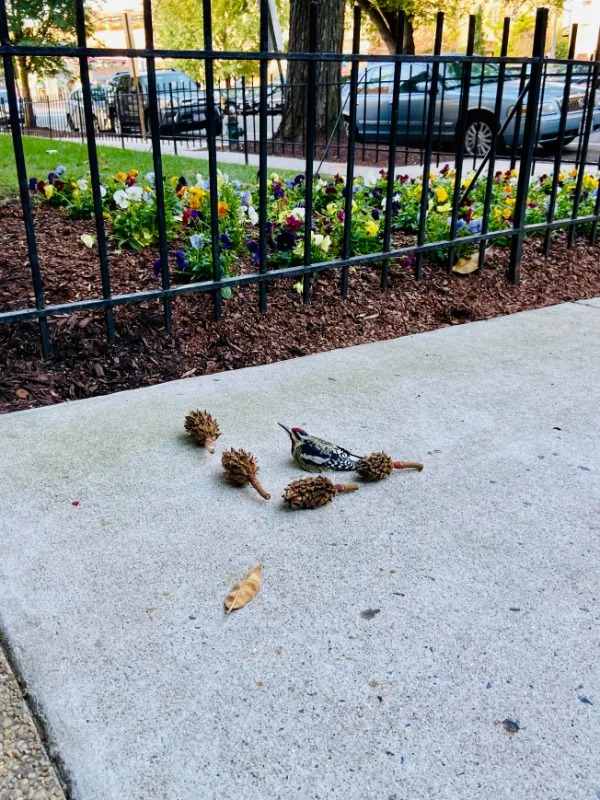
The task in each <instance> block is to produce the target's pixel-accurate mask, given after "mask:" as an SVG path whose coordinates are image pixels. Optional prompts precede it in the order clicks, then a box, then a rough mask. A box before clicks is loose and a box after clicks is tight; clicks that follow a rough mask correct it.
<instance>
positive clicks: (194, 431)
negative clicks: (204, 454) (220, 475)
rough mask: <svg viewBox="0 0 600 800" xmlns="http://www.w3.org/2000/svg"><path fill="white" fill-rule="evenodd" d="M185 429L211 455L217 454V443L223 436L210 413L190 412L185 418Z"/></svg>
mask: <svg viewBox="0 0 600 800" xmlns="http://www.w3.org/2000/svg"><path fill="white" fill-rule="evenodd" d="M185 429H186V431H187V432H188V433H189V434H190V436H191V437H192V439H193V440H194V441H195V442H197V443H198V444H201V445H204V447H206V449H207V450H208V452H209V453H214V452H215V441H216V440H217V439H218V438H219V436H220V435H221V431H220V430H219V426H218V424H217V421H216V419H215V418H214V417H213V416H211V415H210V414H209V413H208V411H190V413H189V414H188V415H187V417H186V418H185Z"/></svg>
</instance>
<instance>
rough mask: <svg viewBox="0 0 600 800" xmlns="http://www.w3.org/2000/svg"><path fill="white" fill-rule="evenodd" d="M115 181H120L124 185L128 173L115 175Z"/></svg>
mask: <svg viewBox="0 0 600 800" xmlns="http://www.w3.org/2000/svg"><path fill="white" fill-rule="evenodd" d="M115 180H116V181H119V183H123V182H124V181H126V180H127V173H126V172H117V174H116V175H115Z"/></svg>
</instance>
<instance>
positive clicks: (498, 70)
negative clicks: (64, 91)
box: [0, 0, 600, 354]
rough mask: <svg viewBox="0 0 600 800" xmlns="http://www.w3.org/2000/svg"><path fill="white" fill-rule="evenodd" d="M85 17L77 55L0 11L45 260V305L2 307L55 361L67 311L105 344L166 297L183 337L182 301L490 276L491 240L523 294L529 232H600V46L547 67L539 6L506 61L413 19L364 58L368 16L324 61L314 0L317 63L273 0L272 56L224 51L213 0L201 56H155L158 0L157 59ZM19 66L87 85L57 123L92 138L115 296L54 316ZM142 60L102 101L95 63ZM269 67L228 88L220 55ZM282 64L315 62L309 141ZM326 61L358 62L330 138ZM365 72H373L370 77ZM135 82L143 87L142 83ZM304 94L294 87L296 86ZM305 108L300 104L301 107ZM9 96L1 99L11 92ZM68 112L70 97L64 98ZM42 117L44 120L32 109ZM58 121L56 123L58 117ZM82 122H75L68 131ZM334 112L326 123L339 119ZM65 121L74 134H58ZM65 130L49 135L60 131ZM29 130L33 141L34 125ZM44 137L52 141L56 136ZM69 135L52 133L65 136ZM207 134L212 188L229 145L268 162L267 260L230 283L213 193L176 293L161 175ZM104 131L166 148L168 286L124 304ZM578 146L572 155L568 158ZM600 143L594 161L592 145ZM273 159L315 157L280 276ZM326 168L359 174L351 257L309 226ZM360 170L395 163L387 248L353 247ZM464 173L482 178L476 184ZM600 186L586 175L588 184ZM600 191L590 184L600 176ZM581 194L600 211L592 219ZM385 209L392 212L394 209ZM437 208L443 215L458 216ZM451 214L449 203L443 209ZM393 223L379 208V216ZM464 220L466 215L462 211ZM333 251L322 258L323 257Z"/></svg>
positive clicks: (104, 271) (347, 212)
mask: <svg viewBox="0 0 600 800" xmlns="http://www.w3.org/2000/svg"><path fill="white" fill-rule="evenodd" d="M75 5H76V10H77V44H76V46H72V47H60V48H56V47H33V46H28V45H27V46H21V45H20V46H15V45H13V44H12V43H11V40H10V31H9V29H8V19H7V13H6V6H5V0H0V55H1V57H2V61H3V65H4V73H5V78H6V106H7V107H8V113H5V114H3V113H1V112H2V109H1V108H0V124H1V123H2V122H4V123H6V124H7V125H9V126H10V130H11V134H12V138H13V142H14V150H15V161H16V168H17V175H18V183H19V193H20V200H21V205H22V209H23V220H24V226H25V233H26V238H27V247H28V254H29V262H30V266H31V274H32V282H33V290H34V296H35V307H34V308H26V309H20V310H11V311H1V310H0V322H4V323H17V322H19V321H22V320H28V319H37V320H38V321H39V325H40V334H41V342H42V349H43V352H44V353H45V354H49V353H50V352H51V335H50V327H49V319H50V318H52V317H56V316H58V315H63V314H71V313H73V312H77V311H83V310H89V309H103V310H104V314H105V318H106V328H107V335H108V339H109V341H112V340H113V339H114V335H115V320H114V309H115V308H116V307H117V306H120V305H125V304H131V303H141V302H146V301H150V300H157V301H160V302H162V304H163V309H164V318H165V325H166V329H167V330H170V329H171V327H172V301H173V299H174V298H176V297H177V296H179V295H182V294H186V293H190V292H209V293H211V295H212V298H213V306H214V314H215V317H216V318H217V319H219V318H220V316H221V313H222V300H223V296H224V292H227V291H228V290H231V288H233V287H236V286H242V285H247V284H258V285H259V305H260V309H261V311H264V310H266V307H267V291H266V290H267V283H268V282H269V281H273V280H276V279H278V278H290V277H293V278H298V279H301V280H302V282H303V288H302V292H303V298H304V302H306V303H308V302H309V301H310V296H311V276H312V275H314V274H315V273H317V272H319V271H322V270H338V271H339V272H340V292H341V294H342V295H346V294H347V293H348V291H349V289H350V272H349V270H350V267H359V266H360V267H367V268H371V269H377V270H379V271H380V274H381V285H382V288H385V287H386V285H387V283H388V280H389V275H390V269H391V265H392V263H395V262H397V261H398V260H399V259H400V261H401V263H402V264H403V266H402V267H400V268H403V269H407V268H408V266H407V265H408V264H409V263H410V264H411V266H412V265H413V264H414V272H415V276H416V277H417V278H419V277H421V274H422V270H423V259H424V257H425V256H427V255H428V254H432V253H434V252H435V253H439V252H440V251H442V252H445V253H446V254H447V256H446V266H447V269H448V270H450V269H451V268H452V265H453V263H454V261H455V256H456V252H457V250H458V249H459V248H461V249H462V251H464V248H465V247H471V248H474V249H476V250H478V252H479V265H480V266H482V265H483V263H484V255H485V249H486V246H487V245H488V244H489V243H493V242H495V241H499V240H500V241H503V242H508V243H509V244H510V259H509V269H508V278H509V280H511V281H512V282H513V283H515V284H518V283H519V270H520V264H521V259H522V249H523V241H524V238H525V236H527V235H531V234H537V235H543V236H544V237H545V251H546V253H547V252H548V249H549V247H550V242H551V235H552V232H553V231H555V230H557V229H559V228H560V229H565V230H567V231H568V241H569V244H572V243H573V241H574V238H575V236H576V234H577V233H578V231H582V230H584V231H585V233H586V235H587V236H588V237H589V241H590V243H592V244H595V242H596V238H597V230H598V222H599V220H600V192H598V188H597V182H596V188H595V195H593V198H594V199H593V202H592V208H591V210H590V197H589V195H590V191H589V187H588V188H586V186H585V185H584V182H585V180H586V174H585V170H586V166H588V167H589V166H591V168H592V169H593V170H600V161H599V156H600V147H597V146H596V145H595V144H594V138H593V135H594V134H595V132H596V131H598V130H600V89H599V88H598V87H599V83H600V42H599V51H598V52H597V53H596V56H595V60H592V61H576V60H575V59H574V54H575V46H576V37H577V28H576V26H574V27H573V30H572V31H571V37H570V50H569V57H568V59H567V60H565V61H560V60H557V59H551V58H547V57H546V56H545V47H546V34H547V22H548V12H547V10H546V9H540V10H539V11H538V12H537V16H536V26H535V35H534V41H533V47H532V53H531V57H529V58H520V59H517V58H510V57H508V56H507V53H508V44H509V37H510V20H509V19H506V20H505V24H504V31H503V38H502V44H501V50H500V53H499V55H498V56H494V57H483V56H479V55H475V54H474V47H475V17H471V18H470V24H469V32H468V42H467V48H466V52H465V53H464V54H460V55H456V54H442V42H443V31H444V18H443V15H442V14H439V15H438V17H437V24H436V36H435V46H434V52H433V53H432V54H431V55H426V56H411V55H403V53H402V41H403V36H404V21H405V20H404V17H403V15H402V14H401V15H399V17H398V20H397V30H396V40H397V47H396V53H395V55H392V56H374V55H371V56H365V55H362V54H361V53H360V52H359V42H360V28H361V10H360V7H359V6H358V5H357V6H356V7H355V9H354V18H353V48H352V52H351V53H347V54H339V53H338V54H335V53H333V54H332V53H318V52H316V30H317V18H318V13H319V2H318V0H310V34H311V36H310V41H311V45H310V47H309V52H306V53H285V54H283V53H275V52H268V46H267V41H268V34H267V32H268V3H267V0H260V15H261V16H260V40H261V46H260V51H259V52H251V53H249V52H218V51H215V50H214V49H213V43H212V32H211V3H210V0H203V13H204V30H203V37H204V48H203V49H202V50H198V51H173V50H160V49H157V48H155V45H154V34H153V26H152V8H151V0H144V4H143V5H144V26H145V47H144V48H141V49H138V50H107V49H104V48H102V49H100V48H94V47H88V46H87V42H86V33H85V13H84V0H75ZM20 55H28V56H35V55H39V56H43V55H47V56H48V55H60V56H63V57H64V56H70V57H74V58H77V59H78V62H79V69H80V76H81V90H80V91H79V92H78V93H74V95H75V96H74V95H70V96H69V97H66V98H62V99H61V100H60V103H62V104H63V105H62V106H61V109H60V114H63V113H64V120H65V128H66V127H67V126H69V127H72V128H75V129H76V130H75V131H74V133H75V134H76V135H80V136H81V137H82V139H83V141H84V142H86V143H87V149H88V158H89V173H90V179H91V187H92V196H93V217H94V219H95V226H96V234H97V243H98V252H99V270H100V275H101V285H102V296H101V297H91V298H88V299H84V300H79V301H77V302H70V303H62V304H54V305H48V304H47V303H46V301H45V297H44V286H43V280H42V273H41V270H40V264H39V258H38V248H37V245H36V235H35V226H34V222H33V218H32V213H31V197H30V192H29V182H28V173H27V167H26V162H25V155H24V151H23V140H22V136H23V131H24V123H25V117H26V114H25V111H24V107H23V102H22V101H21V100H20V97H19V95H18V91H17V88H16V84H15V71H14V64H13V61H14V59H15V57H17V56H20ZM94 56H102V57H111V56H114V57H123V56H126V57H129V58H138V57H142V58H144V59H145V61H146V71H145V73H144V77H143V82H140V83H138V84H137V85H133V84H132V83H131V78H130V76H124V80H123V81H122V85H121V86H119V85H115V86H114V87H113V89H112V95H111V94H110V93H108V92H105V93H104V94H103V95H99V94H98V91H97V90H96V89H95V88H92V86H91V81H90V72H89V64H88V59H89V57H94ZM157 58H159V59H165V58H178V59H180V60H182V59H198V60H201V61H202V62H203V65H204V73H205V86H204V87H203V88H202V89H199V88H197V87H196V86H192V85H188V86H186V87H184V88H182V87H181V86H178V85H177V83H176V82H174V81H170V80H169V78H168V75H167V76H166V77H165V73H164V72H162V71H161V70H158V71H157V66H156V59H157ZM217 59H218V60H219V61H223V60H231V61H248V60H251V61H256V62H258V63H259V69H260V78H259V82H258V84H256V83H255V82H254V81H252V80H245V79H244V80H241V81H239V83H236V84H235V86H234V87H233V90H232V87H231V86H228V87H224V86H219V85H218V83H217V82H216V81H215V80H214V62H215V60H217ZM271 61H279V62H282V63H284V62H286V61H287V62H288V63H289V62H291V61H303V62H307V64H308V70H307V80H306V83H305V84H304V85H303V86H302V87H300V88H301V89H302V90H303V92H304V96H305V102H306V124H305V129H304V132H303V134H304V135H303V136H302V137H301V138H300V139H299V140H297V141H292V142H290V141H288V140H284V139H283V137H282V135H281V133H280V130H279V129H278V124H279V121H280V119H279V118H280V116H281V114H282V113H285V106H286V98H287V95H288V93H291V92H292V91H293V89H294V87H292V86H290V85H288V84H286V83H285V82H283V83H279V84H277V85H269V84H268V82H267V65H268V63H269V62H271ZM319 61H327V62H335V63H337V64H339V65H341V64H342V62H347V63H350V65H351V70H350V76H349V80H348V81H347V82H344V81H342V79H341V78H340V79H339V81H336V82H334V83H332V84H331V85H329V86H328V91H327V92H326V93H325V96H326V97H332V104H336V103H337V102H338V100H339V108H340V113H339V114H338V115H337V117H336V119H335V120H333V121H332V122H331V124H330V126H329V128H326V129H325V130H323V131H321V132H320V134H319V136H318V135H317V129H316V113H317V112H316V107H315V102H316V101H315V98H316V95H317V81H316V65H317V63H318V62H319ZM361 64H362V66H361ZM128 81H129V83H128ZM296 88H298V87H296ZM296 96H297V95H296ZM0 102H1V98H0ZM45 102H46V109H47V114H48V120H49V121H51V120H52V118H53V113H52V101H51V100H50V99H47V100H46V101H45ZM57 103H58V101H57ZM32 110H35V109H32ZM54 111H55V113H54V117H55V118H56V116H57V114H58V113H59V110H58V105H56V108H55V109H54ZM67 115H68V116H69V117H70V122H69V120H68V119H67ZM326 116H327V115H326ZM61 124H62V123H61ZM50 127H51V126H50ZM26 132H27V133H29V132H30V131H29V130H26ZM47 133H48V132H47V131H46V134H47ZM64 133H66V131H65V130H62V131H59V130H52V135H58V134H64ZM199 135H201V136H202V137H203V140H204V142H205V146H206V152H207V156H208V163H209V185H210V187H212V188H214V187H216V186H217V184H218V181H217V178H218V173H217V159H218V154H219V151H220V150H222V149H238V150H242V151H243V152H244V153H245V156H246V160H248V159H249V158H250V157H251V156H252V155H253V154H256V155H257V156H258V168H259V169H258V222H257V228H258V231H257V236H256V242H255V244H256V247H255V250H254V256H255V258H254V261H255V264H256V269H254V270H253V271H251V272H248V273H246V274H237V275H224V274H223V269H222V263H223V262H222V258H221V256H222V251H223V248H224V246H225V245H224V240H223V237H222V233H221V231H220V228H219V198H218V193H217V191H212V190H211V191H210V198H209V206H210V208H209V213H208V220H209V225H210V236H209V239H210V250H211V263H212V276H211V278H212V279H211V280H201V281H197V280H196V281H193V282H189V283H185V284H177V285H173V282H172V273H171V266H170V264H171V262H172V260H173V259H172V257H171V255H170V253H169V241H168V236H167V227H168V225H167V213H168V212H167V209H166V203H165V199H166V197H165V183H164V172H163V165H162V150H161V142H162V143H163V146H164V143H165V141H170V142H172V143H173V146H174V147H177V146H178V144H179V146H182V145H184V143H186V142H189V140H190V138H191V139H192V140H193V139H194V137H198V136H199ZM101 137H108V138H109V139H111V140H115V139H116V140H118V141H119V140H120V142H121V144H122V145H124V146H125V144H126V141H127V140H128V138H130V137H138V138H139V137H147V138H148V139H149V140H150V141H151V144H152V153H153V165H154V174H155V187H156V188H155V193H156V194H155V196H156V213H157V216H158V231H159V249H160V259H159V260H158V263H159V275H160V282H161V286H160V288H157V289H154V290H149V291H143V292H135V293H128V294H113V292H112V290H111V271H110V250H109V246H108V243H107V234H106V230H105V224H104V218H103V211H104V207H103V197H102V188H103V187H102V184H101V177H100V171H99V165H98V153H97V147H96V143H97V140H98V139H99V138H101ZM567 145H569V148H570V149H569V151H568V152H567V151H565V147H566V146H567ZM594 148H596V149H594ZM271 154H283V155H290V156H299V155H301V156H302V157H303V159H304V170H303V175H304V181H305V186H306V193H305V197H304V200H303V203H304V219H305V224H304V226H303V231H302V234H301V237H302V240H303V253H302V257H301V263H296V264H294V265H293V266H287V267H284V268H273V264H272V263H271V258H270V254H269V241H270V236H271V228H270V225H271V223H270V222H269V219H268V215H267V210H268V209H267V206H268V189H269V183H268V181H269V179H268V173H267V169H268V159H269V155H271ZM442 157H447V158H449V159H451V160H452V161H453V162H454V164H453V171H454V191H453V192H452V193H451V194H450V196H449V199H448V204H447V205H448V220H449V223H448V224H449V233H448V235H447V236H445V237H442V238H441V239H440V240H439V241H437V240H432V239H431V237H430V236H428V235H427V231H426V226H427V219H428V215H429V212H430V205H431V202H432V197H433V195H434V194H435V193H434V191H433V190H432V188H431V185H430V182H429V178H428V176H429V174H430V171H431V169H432V166H433V165H434V164H438V165H439V163H440V158H442ZM317 158H320V159H321V160H323V159H325V158H328V159H329V160H337V161H338V162H342V165H341V168H340V171H344V172H345V174H346V192H345V201H344V208H343V212H340V220H342V222H343V235H342V237H341V242H342V244H341V248H340V253H339V257H338V256H337V255H336V257H335V258H329V259H326V258H324V254H323V252H322V251H318V252H317V251H316V250H315V247H314V243H313V242H314V230H313V220H314V211H315V205H314V203H315V200H314V194H315V186H316V181H317V179H318V170H319V167H318V166H317V165H316V163H315V161H316V159H317ZM361 158H362V159H363V160H365V161H367V163H371V164H377V165H381V166H384V167H385V168H386V174H387V178H386V180H385V187H384V188H383V189H380V191H381V194H382V203H381V211H382V219H381V223H382V224H381V236H380V240H379V241H380V246H379V247H378V248H377V251H376V252H373V251H370V252H368V253H365V252H357V248H356V246H355V241H354V239H353V235H352V219H353V214H354V213H355V211H354V207H353V206H354V204H353V190H351V189H350V187H354V176H355V164H356V162H357V161H358V160H360V159H361ZM540 159H544V160H545V161H547V162H548V166H547V171H548V173H550V176H551V177H550V178H549V179H548V183H547V186H548V189H547V210H546V211H545V213H544V215H543V219H539V220H538V221H536V222H534V223H527V221H526V212H527V208H528V205H531V203H530V199H529V197H528V193H529V187H530V180H531V176H532V174H533V173H534V170H535V169H536V162H537V161H539V160H540ZM568 161H570V162H571V163H570V164H569V166H570V167H571V168H573V170H574V174H575V176H576V177H574V180H573V186H572V190H570V191H569V201H570V205H569V213H568V216H564V215H562V216H561V214H560V209H557V207H556V200H557V196H558V194H559V191H560V188H561V168H562V167H563V164H564V163H565V162H568ZM399 163H401V164H406V163H415V164H419V165H420V171H421V172H422V175H423V180H422V187H421V192H420V196H419V197H418V199H417V204H418V209H417V212H416V220H417V223H416V229H415V231H414V234H415V235H414V241H411V242H410V243H409V244H408V245H407V244H405V243H401V242H399V241H398V240H396V239H395V238H394V236H393V233H394V231H395V230H396V226H395V215H397V214H399V213H401V212H402V209H401V208H399V207H398V206H399V203H398V202H397V201H395V200H394V198H395V197H396V196H397V195H396V194H395V193H396V191H397V186H398V183H397V178H396V171H397V166H398V164H399ZM499 167H500V168H501V169H502V170H507V169H508V170H518V178H517V177H516V175H515V183H516V186H515V191H514V208H513V210H512V211H511V213H510V225H503V227H502V229H501V230H498V229H494V226H493V225H492V224H491V222H490V219H491V212H492V192H493V181H494V176H495V175H496V174H497V172H498V169H499ZM467 170H474V171H475V174H474V176H473V175H471V176H470V178H469V180H468V181H467V182H466V183H465V182H464V178H465V176H466V174H467V172H466V171H467ZM587 180H588V181H589V180H590V178H589V176H588V178H587ZM591 180H592V184H593V181H594V178H593V177H592V178H591ZM478 181H479V182H480V184H479V185H480V186H481V187H483V188H484V197H483V200H482V216H481V220H480V224H479V225H478V226H477V227H475V228H473V229H472V228H471V226H469V227H468V229H467V231H466V233H467V235H465V223H464V213H462V212H464V209H465V208H467V207H468V205H469V202H470V201H469V195H470V194H471V193H472V192H474V191H475V190H476V187H477V186H478ZM584 199H585V202H586V206H585V207H586V208H587V209H588V211H589V212H590V213H586V214H585V215H582V214H581V213H580V210H581V208H582V207H583V201H584ZM383 200H384V202H383ZM441 207H443V208H445V207H446V206H445V205H444V204H441ZM438 208H439V207H438ZM377 213H378V214H379V212H377ZM461 215H462V216H461ZM319 257H320V260H319Z"/></svg>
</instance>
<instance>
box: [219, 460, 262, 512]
mask: <svg viewBox="0 0 600 800" xmlns="http://www.w3.org/2000/svg"><path fill="white" fill-rule="evenodd" d="M221 463H222V464H223V469H224V470H225V472H226V474H227V477H228V478H229V480H230V481H232V482H233V483H237V485H238V486H245V485H246V484H247V483H249V484H251V485H252V486H253V487H254V488H255V489H256V491H257V492H258V493H259V495H260V496H261V497H264V499H265V500H270V499H271V495H270V494H269V493H268V492H266V491H265V490H264V489H263V487H262V486H261V485H260V482H259V480H258V478H257V477H256V476H257V474H258V463H257V461H256V459H255V458H254V456H253V455H252V454H251V453H247V452H246V451H245V450H234V449H233V448H232V449H231V450H225V452H224V453H223V455H222V456H221Z"/></svg>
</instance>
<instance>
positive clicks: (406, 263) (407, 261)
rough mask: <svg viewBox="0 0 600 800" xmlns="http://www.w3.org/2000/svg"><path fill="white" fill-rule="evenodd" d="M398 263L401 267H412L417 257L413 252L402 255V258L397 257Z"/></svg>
mask: <svg viewBox="0 0 600 800" xmlns="http://www.w3.org/2000/svg"><path fill="white" fill-rule="evenodd" d="M396 263H397V264H399V265H400V266H401V267H412V266H413V264H414V263H415V257H414V255H413V254H412V253H408V255H405V256H400V258H397V259H396Z"/></svg>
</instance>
